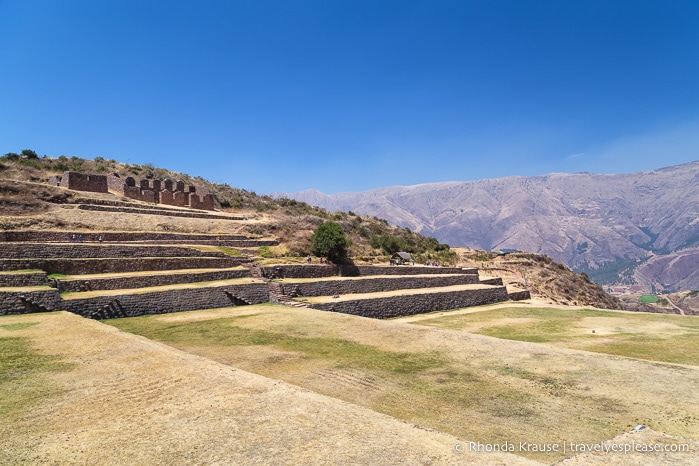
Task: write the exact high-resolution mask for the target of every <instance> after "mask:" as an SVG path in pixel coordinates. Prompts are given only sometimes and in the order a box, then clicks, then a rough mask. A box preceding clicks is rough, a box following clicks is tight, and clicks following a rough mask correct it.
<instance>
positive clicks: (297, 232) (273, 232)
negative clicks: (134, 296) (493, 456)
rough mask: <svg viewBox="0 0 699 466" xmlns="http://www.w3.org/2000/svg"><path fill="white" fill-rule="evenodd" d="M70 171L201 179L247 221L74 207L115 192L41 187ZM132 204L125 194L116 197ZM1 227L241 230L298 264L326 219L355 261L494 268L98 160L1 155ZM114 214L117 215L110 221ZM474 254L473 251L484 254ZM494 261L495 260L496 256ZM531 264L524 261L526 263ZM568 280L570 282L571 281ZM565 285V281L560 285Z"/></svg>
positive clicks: (586, 290)
mask: <svg viewBox="0 0 699 466" xmlns="http://www.w3.org/2000/svg"><path fill="white" fill-rule="evenodd" d="M66 168H68V169H74V170H80V171H82V172H91V173H117V174H119V175H120V176H122V177H125V176H127V175H132V176H143V177H154V178H168V177H169V178H172V179H177V180H184V181H185V182H188V183H193V184H198V185H202V186H205V187H207V188H208V189H210V190H211V192H212V193H213V194H214V196H215V198H216V203H217V206H218V208H219V209H220V210H222V211H223V212H228V213H234V214H236V215H239V216H241V217H244V218H246V219H247V221H246V222H243V224H242V225H241V226H236V227H235V230H234V231H231V229H230V228H231V226H230V225H228V224H225V225H222V224H220V223H218V222H211V221H207V220H195V219H186V220H183V219H178V220H177V221H175V219H170V218H168V217H156V216H139V215H129V214H118V215H111V214H110V215H111V216H110V217H109V218H110V221H108V222H105V220H104V219H105V218H107V217H105V216H101V215H98V214H95V213H94V212H86V211H81V210H78V209H75V208H74V207H77V204H79V203H80V201H81V200H82V199H85V198H90V199H94V200H97V201H99V202H103V201H109V202H112V201H114V200H117V201H119V197H118V196H115V195H113V194H97V193H88V192H80V191H72V190H66V189H62V188H57V187H52V186H49V185H47V184H46V181H47V180H48V177H49V176H51V175H55V174H57V173H61V170H63V169H66ZM123 201H130V200H129V199H124V198H122V199H121V201H120V202H123ZM0 205H1V206H2V215H0V230H27V229H44V230H61V231H76V232H89V231H95V230H100V231H110V230H111V231H146V232H158V231H162V232H171V233H172V232H181V233H208V234H231V233H236V234H243V235H246V236H249V237H251V238H274V239H275V240H277V241H278V242H279V245H278V246H263V247H260V248H258V249H257V250H255V251H254V253H255V255H257V256H258V257H257V260H258V261H260V262H262V263H264V262H265V261H272V262H274V261H278V260H280V259H282V260H283V261H285V262H301V261H303V260H304V259H305V256H306V255H307V254H308V252H309V249H310V237H311V235H312V233H313V230H314V229H315V228H316V227H317V226H318V225H319V224H320V223H321V222H323V221H326V220H333V221H336V222H337V223H339V224H340V225H341V226H342V228H343V230H344V231H345V232H346V234H347V235H348V237H349V238H350V239H351V241H352V244H351V246H350V250H349V253H350V256H351V258H352V260H353V261H354V262H355V263H358V264H368V263H387V262H388V256H389V253H392V252H395V251H398V250H404V251H408V252H410V253H411V254H412V255H413V257H414V258H415V259H416V261H417V262H418V263H422V262H423V261H425V260H429V261H437V262H439V263H440V264H448V265H460V266H468V267H474V266H477V267H486V269H487V268H491V269H492V268H497V267H493V263H483V262H482V261H479V260H475V259H473V257H469V255H464V254H461V253H459V254H457V252H455V251H454V250H452V249H450V248H449V247H448V246H447V245H446V244H441V243H439V242H438V241H437V240H435V239H434V238H430V237H427V236H424V235H421V234H418V233H415V232H413V231H411V230H409V229H407V228H400V227H396V226H392V225H389V224H388V222H386V221H385V220H383V219H380V218H377V217H370V216H365V215H358V214H354V213H352V212H328V211H327V210H325V209H323V208H319V207H312V206H310V205H308V204H306V203H303V202H299V201H296V200H292V199H284V198H281V199H273V198H271V197H269V196H259V195H257V194H255V193H252V192H248V191H246V190H244V189H239V188H233V187H230V186H227V185H221V184H214V183H210V182H208V181H206V180H204V179H201V178H193V177H191V176H188V175H186V174H181V173H175V172H171V171H168V170H166V169H161V168H155V167H152V166H138V165H128V164H122V163H119V162H117V161H107V160H104V159H101V158H96V159H94V160H89V159H81V158H77V157H75V158H70V159H68V158H66V159H65V160H62V159H61V158H58V159H54V158H49V157H47V158H22V157H18V158H17V159H16V160H7V156H5V157H3V158H0ZM112 219H116V220H112ZM482 254H484V253H483V252H482V251H481V252H477V251H476V252H473V254H470V256H474V257H475V256H479V255H480V256H482ZM494 260H495V261H499V260H500V259H494ZM527 264H528V265H527ZM517 267H520V268H522V267H525V268H530V269H531V271H527V270H525V269H522V271H524V273H526V275H527V279H528V283H527V286H529V288H530V291H532V292H533V294H534V295H535V296H539V297H542V298H544V299H546V300H548V301H550V302H553V303H561V304H574V305H588V306H599V307H605V308H609V309H621V308H622V306H621V303H620V302H619V301H618V300H616V299H614V298H611V297H610V296H609V295H607V294H606V293H604V292H603V291H602V290H601V288H600V287H599V286H598V285H596V284H594V283H591V282H589V281H588V280H585V279H583V278H582V276H580V275H578V274H574V273H572V272H570V271H569V270H567V269H566V268H565V267H563V266H562V265H560V264H556V263H554V262H553V261H551V259H550V258H547V257H544V256H541V255H537V256H536V258H535V259H531V258H529V259H526V260H525V264H519V265H517ZM486 273H487V274H489V275H493V276H503V278H504V279H505V281H507V282H508V283H509V284H511V285H512V286H515V287H519V288H522V289H524V288H525V287H524V285H523V284H521V283H519V279H518V276H517V275H514V274H512V273H509V272H507V271H506V270H500V271H497V270H486ZM571 280H572V281H571ZM564 284H565V285H564Z"/></svg>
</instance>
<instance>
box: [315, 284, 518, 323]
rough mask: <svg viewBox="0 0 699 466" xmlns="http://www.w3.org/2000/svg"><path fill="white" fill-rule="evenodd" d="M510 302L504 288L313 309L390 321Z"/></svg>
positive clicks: (351, 303)
mask: <svg viewBox="0 0 699 466" xmlns="http://www.w3.org/2000/svg"><path fill="white" fill-rule="evenodd" d="M507 300H508V296H507V290H506V289H505V288H504V287H493V288H485V289H478V290H465V291H463V290H462V291H447V292H440V293H428V294H417V295H402V296H391V297H386V298H373V299H363V300H352V301H338V302H331V303H324V304H313V305H311V307H312V308H314V309H320V310H322V311H332V312H341V313H344V314H353V315H358V316H362V317H372V318H375V319H388V318H391V317H398V316H408V315H413V314H422V313H426V312H434V311H444V310H448V309H458V308H462V307H468V306H479V305H482V304H491V303H498V302H502V301H507Z"/></svg>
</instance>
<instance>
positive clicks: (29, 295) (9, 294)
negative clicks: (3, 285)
mask: <svg viewBox="0 0 699 466" xmlns="http://www.w3.org/2000/svg"><path fill="white" fill-rule="evenodd" d="M60 303H61V297H60V295H59V294H58V290H56V289H52V288H48V289H46V290H33V291H2V290H0V315H8V314H27V313H30V312H41V311H43V309H36V308H35V309H33V310H32V304H34V305H36V306H43V307H44V308H46V309H47V310H49V311H55V310H57V309H59V308H60Z"/></svg>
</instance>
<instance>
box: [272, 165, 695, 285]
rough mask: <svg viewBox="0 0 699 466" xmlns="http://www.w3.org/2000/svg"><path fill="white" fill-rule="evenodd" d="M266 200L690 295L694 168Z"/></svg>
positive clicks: (304, 194) (599, 277) (310, 193)
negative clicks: (367, 218)
mask: <svg viewBox="0 0 699 466" xmlns="http://www.w3.org/2000/svg"><path fill="white" fill-rule="evenodd" d="M273 196H274V197H288V198H292V199H296V200H298V201H304V202H307V203H309V204H312V205H317V206H320V207H324V208H326V209H329V210H340V211H353V212H355V213H359V214H365V215H374V216H377V217H380V218H384V219H386V220H388V221H389V222H391V223H393V224H396V225H399V226H402V227H407V228H410V229H411V230H414V231H417V232H420V233H422V234H427V235H430V236H434V237H435V238H437V239H438V240H439V241H441V242H445V243H448V244H450V245H452V246H466V247H472V248H477V249H484V250H507V249H515V250H522V251H529V252H538V253H544V254H547V255H549V256H551V257H552V258H553V259H555V260H557V261H560V262H563V263H565V264H567V265H568V266H569V267H571V268H572V269H573V270H576V271H585V272H587V273H588V274H589V275H590V277H592V278H593V279H595V280H596V281H598V282H600V283H608V284H613V283H616V284H623V283H625V284H634V283H636V284H644V285H646V286H647V287H649V288H654V289H656V290H657V291H662V290H667V291H676V290H679V289H692V288H694V289H696V288H699V272H697V270H699V267H696V266H697V265H699V161H695V162H690V163H687V164H683V165H677V166H672V167H666V168H661V169H657V170H651V171H644V172H637V173H630V174H606V175H605V174H593V173H575V174H566V173H552V174H548V175H543V176H535V177H521V176H511V177H505V178H497V179H485V180H479V181H469V182H457V181H451V182H442V183H430V184H421V185H415V186H391V187H386V188H379V189H374V190H371V191H365V192H345V193H337V194H324V193H322V192H319V191H317V190H313V189H311V190H307V191H301V192H297V193H275V194H274V195H273Z"/></svg>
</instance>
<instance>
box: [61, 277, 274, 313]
mask: <svg viewBox="0 0 699 466" xmlns="http://www.w3.org/2000/svg"><path fill="white" fill-rule="evenodd" d="M226 292H228V293H230V294H227V293H226ZM236 299H241V300H243V301H246V303H247V304H260V303H265V302H268V301H269V289H268V288H267V284H266V283H248V284H242V285H227V286H219V287H211V288H188V289H177V290H167V291H157V292H151V293H140V294H131V295H116V296H100V297H95V298H85V299H66V300H63V302H62V303H61V305H62V306H63V308H64V309H65V310H67V311H70V312H72V313H74V314H78V315H81V316H83V317H92V316H93V315H95V314H97V313H99V311H100V310H101V309H102V308H105V307H107V306H109V305H110V304H112V303H114V301H115V300H116V301H117V302H118V307H119V309H120V311H121V312H123V315H122V317H133V316H140V315H146V314H165V313H169V312H182V311H194V310H198V309H213V308H218V307H228V306H235V305H239V304H241V302H240V301H236Z"/></svg>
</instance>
